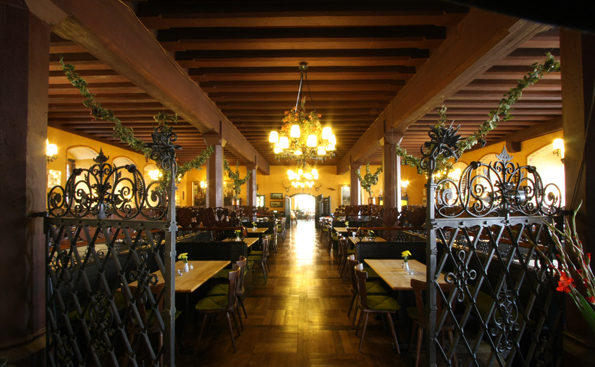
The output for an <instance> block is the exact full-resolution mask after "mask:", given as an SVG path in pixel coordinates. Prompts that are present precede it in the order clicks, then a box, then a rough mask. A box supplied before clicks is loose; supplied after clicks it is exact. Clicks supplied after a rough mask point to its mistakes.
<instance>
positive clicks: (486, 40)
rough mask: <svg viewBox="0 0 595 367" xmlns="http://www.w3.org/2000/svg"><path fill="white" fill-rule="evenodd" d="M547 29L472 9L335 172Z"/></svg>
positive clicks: (374, 149)
mask: <svg viewBox="0 0 595 367" xmlns="http://www.w3.org/2000/svg"><path fill="white" fill-rule="evenodd" d="M548 28H549V27H548V26H544V25H540V24H535V23H532V22H529V21H525V20H520V19H515V18H511V17H508V16H505V15H500V14H494V13H489V12H486V11H482V10H478V9H475V8H472V9H471V10H470V12H469V15H468V16H466V17H465V18H464V19H463V20H462V21H461V22H460V23H459V24H458V25H457V26H456V27H455V29H453V31H452V32H450V33H449V36H448V37H447V38H446V40H445V41H444V42H443V43H442V45H441V46H440V47H439V48H438V49H436V50H435V51H434V53H433V54H432V56H431V57H430V58H429V59H428V61H427V62H426V63H425V64H424V65H422V66H421V67H419V69H418V72H417V74H416V76H415V77H414V78H412V79H411V80H409V81H408V83H407V84H406V85H405V87H404V88H403V90H402V91H401V92H399V94H398V95H397V96H396V97H395V98H394V99H393V100H392V101H391V103H390V104H389V106H388V107H387V108H386V109H385V111H384V114H383V116H382V117H383V118H379V119H377V120H376V121H375V122H374V124H373V125H372V126H371V127H370V128H369V129H368V130H367V131H366V133H365V134H364V135H363V136H362V137H361V138H360V139H359V140H358V142H357V143H356V144H355V145H354V146H353V147H352V148H351V150H350V151H349V153H348V154H347V155H346V156H345V157H343V158H342V159H341V161H340V163H339V165H338V166H337V173H338V174H343V173H345V172H347V170H348V169H349V164H350V161H356V162H359V163H362V162H364V160H365V157H367V156H369V155H370V154H372V153H373V152H374V151H376V150H377V149H378V145H379V142H380V140H381V139H383V137H384V133H385V131H390V130H393V129H394V130H397V131H401V132H404V131H406V130H407V127H409V126H410V125H412V124H413V123H415V122H416V121H417V120H419V119H420V118H421V117H423V116H424V115H425V114H427V113H428V112H430V111H431V110H433V109H434V108H435V107H436V106H439V105H441V104H442V102H443V101H444V100H445V99H448V98H449V97H450V96H452V95H454V94H455V93H456V92H458V91H459V90H460V89H461V88H463V87H464V86H465V85H467V84H469V83H470V82H472V81H473V80H474V79H475V78H477V77H479V76H480V75H481V74H483V73H485V72H486V71H487V70H489V68H491V67H492V66H494V65H495V64H496V63H497V62H498V60H500V59H502V58H504V57H505V56H506V55H508V54H510V53H511V52H512V51H514V50H515V49H516V48H517V47H518V46H520V45H521V44H522V43H524V42H526V41H527V40H529V39H530V38H531V37H533V36H534V35H535V34H537V33H539V32H541V31H544V30H546V29H548ZM541 59H544V57H543V56H542V58H541ZM451 118H452V117H451ZM385 120H386V121H385ZM385 125H386V126H385Z"/></svg>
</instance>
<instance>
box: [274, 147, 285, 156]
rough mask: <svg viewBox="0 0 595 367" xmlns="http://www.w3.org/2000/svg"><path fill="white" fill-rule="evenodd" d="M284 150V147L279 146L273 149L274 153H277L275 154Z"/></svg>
mask: <svg viewBox="0 0 595 367" xmlns="http://www.w3.org/2000/svg"><path fill="white" fill-rule="evenodd" d="M282 152H283V149H281V148H279V147H275V148H274V149H273V153H275V154H281V153H282Z"/></svg>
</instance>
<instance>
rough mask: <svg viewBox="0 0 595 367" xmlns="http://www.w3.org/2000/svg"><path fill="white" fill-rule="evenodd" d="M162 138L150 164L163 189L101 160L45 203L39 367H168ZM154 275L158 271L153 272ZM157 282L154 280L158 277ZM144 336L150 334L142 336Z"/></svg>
mask: <svg viewBox="0 0 595 367" xmlns="http://www.w3.org/2000/svg"><path fill="white" fill-rule="evenodd" d="M172 141H175V135H173V133H172V132H171V130H168V129H163V128H162V127H160V128H159V129H155V132H154V133H153V142H154V143H153V144H150V145H148V146H149V147H150V148H151V149H152V155H151V158H153V159H155V160H156V161H157V162H158V163H159V164H160V166H161V168H162V169H165V170H167V171H169V178H170V179H169V180H167V181H169V182H170V185H169V187H163V186H160V183H159V182H153V183H151V184H149V185H146V184H145V182H144V179H143V175H142V173H141V172H139V170H138V169H137V168H136V167H135V166H134V165H126V166H123V167H113V166H111V165H110V164H108V163H106V162H107V160H108V158H109V157H106V156H105V155H104V154H103V152H102V151H101V152H100V153H99V155H98V156H97V158H95V159H94V161H95V164H94V165H93V166H92V167H91V168H89V169H80V168H79V169H75V170H74V172H73V174H72V175H71V177H70V178H69V179H68V181H67V183H66V186H65V187H64V188H63V187H58V186H57V187H54V188H53V189H52V190H51V191H50V193H49V194H48V214H49V215H48V217H47V218H46V220H45V231H46V251H47V252H46V278H47V282H46V286H47V289H46V291H47V299H46V317H47V361H48V363H49V365H51V366H85V365H92V366H119V365H122V364H125V363H128V364H131V365H134V366H142V365H153V366H157V365H159V362H160V361H161V360H162V361H163V362H164V363H165V365H167V366H174V357H173V356H174V353H173V351H174V319H175V301H174V280H175V279H174V263H175V235H176V230H177V226H176V224H175V223H176V222H175V200H174V198H175V180H174V179H173V178H174V177H175V176H176V170H177V165H176V162H175V149H176V148H177V147H176V146H175V145H173V144H172ZM157 271H159V272H157ZM157 274H158V275H157ZM151 334H156V335H155V336H154V335H151Z"/></svg>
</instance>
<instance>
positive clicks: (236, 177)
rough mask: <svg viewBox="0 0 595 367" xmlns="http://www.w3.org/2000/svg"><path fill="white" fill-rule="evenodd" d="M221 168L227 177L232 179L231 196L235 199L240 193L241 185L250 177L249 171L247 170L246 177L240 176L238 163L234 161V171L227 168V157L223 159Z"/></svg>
mask: <svg viewBox="0 0 595 367" xmlns="http://www.w3.org/2000/svg"><path fill="white" fill-rule="evenodd" d="M223 169H224V170H225V172H226V173H227V177H229V178H230V179H231V180H232V181H233V197H234V199H237V198H238V196H239V195H240V194H241V193H242V185H243V184H245V183H246V182H247V181H248V180H249V179H250V174H251V172H250V171H248V173H247V174H246V177H244V178H240V165H239V162H237V161H236V171H235V172H234V171H232V170H231V168H229V163H227V159H225V158H224V159H223Z"/></svg>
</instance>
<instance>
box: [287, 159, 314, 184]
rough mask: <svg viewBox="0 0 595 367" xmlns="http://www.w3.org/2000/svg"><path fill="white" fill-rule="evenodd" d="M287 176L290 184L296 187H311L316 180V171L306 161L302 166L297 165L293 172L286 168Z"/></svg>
mask: <svg viewBox="0 0 595 367" xmlns="http://www.w3.org/2000/svg"><path fill="white" fill-rule="evenodd" d="M302 167H303V168H302ZM287 177H288V178H289V182H290V184H291V186H293V187H294V188H296V189H299V188H301V189H304V188H306V187H307V188H312V186H314V183H315V182H316V181H317V180H318V171H317V170H316V168H312V167H311V166H310V165H309V164H307V163H306V164H304V165H303V166H302V165H298V167H297V168H296V170H295V172H294V171H293V170H290V169H289V170H287Z"/></svg>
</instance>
